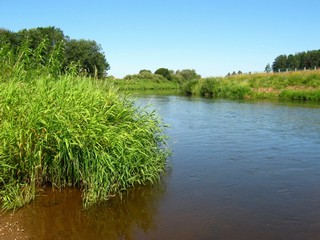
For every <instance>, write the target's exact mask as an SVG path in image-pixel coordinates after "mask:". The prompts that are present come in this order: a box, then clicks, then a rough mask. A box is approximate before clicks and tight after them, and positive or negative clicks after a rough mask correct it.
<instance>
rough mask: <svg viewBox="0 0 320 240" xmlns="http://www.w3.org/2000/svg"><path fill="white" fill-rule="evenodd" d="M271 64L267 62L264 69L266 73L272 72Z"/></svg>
mask: <svg viewBox="0 0 320 240" xmlns="http://www.w3.org/2000/svg"><path fill="white" fill-rule="evenodd" d="M271 70H272V69H271V66H270V63H268V64H267V66H266V67H265V68H264V71H265V72H266V73H269V72H271Z"/></svg>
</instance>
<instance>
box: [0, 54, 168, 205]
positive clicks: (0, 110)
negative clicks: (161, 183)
mask: <svg viewBox="0 0 320 240" xmlns="http://www.w3.org/2000/svg"><path fill="white" fill-rule="evenodd" d="M8 53H9V52H8ZM19 54H20V53H18V56H19ZM34 54H35V53H32V55H34ZM12 55H13V54H12ZM28 56H29V55H28ZM2 57H3V55H2ZM14 57H15V62H12V63H13V64H12V65H11V69H10V68H9V67H7V66H5V65H4V64H2V65H1V67H2V68H3V69H0V70H5V71H6V74H5V75H2V77H1V81H0V203H1V205H2V208H3V209H11V208H17V207H20V206H23V205H24V204H26V203H28V202H29V201H31V200H32V199H34V198H35V196H36V190H37V188H38V187H41V186H42V185H44V184H50V185H52V186H53V187H57V188H62V187H66V186H75V187H78V188H80V189H82V190H83V202H84V206H85V207H88V206H90V205H92V204H94V203H97V202H99V201H103V200H107V199H108V198H110V197H112V196H114V195H116V194H119V193H121V192H122V191H123V190H125V189H128V188H129V187H131V186H133V185H135V184H144V183H146V182H154V181H157V179H158V178H159V176H160V175H161V173H162V172H163V171H164V170H165V165H166V157H167V156H168V150H167V149H166V141H165V139H166V137H165V135H164V133H163V126H164V125H163V123H162V121H161V120H160V119H159V118H158V117H157V115H156V114H155V112H149V111H146V110H144V109H138V108H137V107H135V106H134V103H133V102H132V101H130V100H128V99H125V98H121V97H120V96H119V95H118V94H117V92H116V91H115V90H113V88H112V87H110V86H109V85H107V84H105V83H103V82H99V81H98V80H93V79H89V78H84V77H75V76H74V75H72V74H67V75H64V76H61V75H55V76H53V74H52V71H51V70H52V69H51V65H43V64H41V65H39V66H36V67H34V68H31V67H30V68H29V69H28V67H26V66H25V65H24V59H23V58H24V56H22V57H21V59H19V57H17V56H12V58H14ZM1 61H3V59H2V60H1ZM8 66H10V65H8ZM47 68H49V69H47ZM17 69H21V70H19V71H17Z"/></svg>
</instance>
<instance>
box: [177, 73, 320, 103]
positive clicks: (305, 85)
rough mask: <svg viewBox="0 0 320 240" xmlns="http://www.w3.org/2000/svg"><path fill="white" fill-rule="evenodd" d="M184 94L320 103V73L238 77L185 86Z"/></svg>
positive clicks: (215, 79)
mask: <svg viewBox="0 0 320 240" xmlns="http://www.w3.org/2000/svg"><path fill="white" fill-rule="evenodd" d="M181 89H182V92H183V93H185V94H190V95H201V96H210V97H222V98H235V99H243V98H257V99H261V98H262V99H286V100H302V101H320V71H300V72H286V73H263V74H250V75H235V76H230V77H224V78H204V79H200V80H199V81H191V82H187V83H184V84H183V85H182V87H181Z"/></svg>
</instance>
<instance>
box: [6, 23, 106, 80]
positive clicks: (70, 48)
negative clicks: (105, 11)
mask: <svg viewBox="0 0 320 240" xmlns="http://www.w3.org/2000/svg"><path fill="white" fill-rule="evenodd" d="M43 43H45V44H43ZM40 44H43V48H42V49H41V58H43V59H44V62H46V61H45V60H46V58H48V57H49V56H50V53H51V52H52V51H53V49H54V48H55V47H56V45H58V44H59V45H60V47H61V49H62V51H61V52H60V54H59V56H58V57H59V58H60V59H59V61H60V62H61V63H62V64H61V72H62V73H63V72H64V70H65V69H67V68H68V67H69V66H70V65H72V64H73V65H77V67H78V71H79V73H80V72H81V73H84V74H87V75H89V76H92V77H99V78H103V77H105V76H106V74H107V71H108V70H109V69H110V65H109V63H108V62H107V60H106V57H105V54H104V53H103V51H102V48H101V46H100V45H99V44H98V43H97V42H96V41H94V40H84V39H81V40H75V39H70V38H69V37H68V36H66V35H65V34H64V33H63V31H62V30H61V29H59V28H55V27H38V28H32V29H23V30H20V31H18V32H12V31H10V30H7V29H0V48H2V47H4V46H9V47H10V48H11V49H12V50H13V52H18V49H19V47H21V45H27V47H28V48H29V49H30V50H35V49H39V45H40Z"/></svg>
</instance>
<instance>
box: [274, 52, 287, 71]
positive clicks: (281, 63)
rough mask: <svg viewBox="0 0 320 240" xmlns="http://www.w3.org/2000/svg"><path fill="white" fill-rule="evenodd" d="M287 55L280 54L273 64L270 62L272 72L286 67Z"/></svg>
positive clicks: (283, 69)
mask: <svg viewBox="0 0 320 240" xmlns="http://www.w3.org/2000/svg"><path fill="white" fill-rule="evenodd" d="M287 59H288V58H287V55H280V56H278V57H277V58H276V59H275V60H274V62H273V64H272V69H273V71H274V72H278V71H279V70H280V71H285V70H286V67H287Z"/></svg>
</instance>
